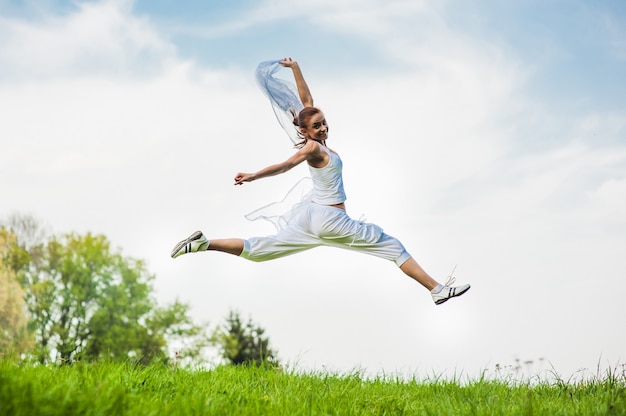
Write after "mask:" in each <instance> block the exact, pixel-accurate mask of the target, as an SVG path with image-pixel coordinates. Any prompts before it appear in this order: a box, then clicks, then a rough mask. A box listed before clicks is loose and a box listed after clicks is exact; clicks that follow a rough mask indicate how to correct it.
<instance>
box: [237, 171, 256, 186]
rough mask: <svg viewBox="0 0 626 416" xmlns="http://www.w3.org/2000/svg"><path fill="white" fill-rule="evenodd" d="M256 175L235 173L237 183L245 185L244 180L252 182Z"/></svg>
mask: <svg viewBox="0 0 626 416" xmlns="http://www.w3.org/2000/svg"><path fill="white" fill-rule="evenodd" d="M253 180H254V175H253V174H252V173H238V174H237V175H235V185H243V183H244V182H252V181H253Z"/></svg>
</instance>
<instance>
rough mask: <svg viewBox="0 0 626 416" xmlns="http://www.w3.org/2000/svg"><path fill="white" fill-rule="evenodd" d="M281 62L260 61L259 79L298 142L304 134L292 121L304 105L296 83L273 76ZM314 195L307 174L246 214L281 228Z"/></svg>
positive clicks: (291, 138) (257, 74)
mask: <svg viewBox="0 0 626 416" xmlns="http://www.w3.org/2000/svg"><path fill="white" fill-rule="evenodd" d="M279 62H280V60H273V61H264V62H261V63H260V64H259V65H258V66H257V69H256V80H257V84H258V85H259V88H261V91H263V94H265V96H266V97H267V98H268V99H269V101H270V104H271V105H272V110H274V114H275V115H276V119H277V120H278V123H279V124H280V126H281V127H282V128H283V130H285V133H287V136H289V139H290V140H291V142H292V143H293V144H294V145H295V144H296V143H299V142H300V141H301V140H302V138H301V137H300V136H299V135H298V127H297V126H295V125H294V124H293V120H294V117H295V116H296V115H297V114H298V113H299V112H300V110H302V109H303V108H304V106H303V105H302V103H301V102H300V99H299V98H298V95H297V93H296V91H297V90H296V88H295V86H294V85H293V84H291V83H290V82H288V81H286V80H284V79H280V78H276V77H275V76H274V74H276V72H278V70H280V69H281V68H283V67H282V66H281V65H280V64H279ZM312 197H313V181H312V180H311V178H309V177H304V178H302V179H300V180H299V181H298V182H297V183H296V184H295V185H294V186H293V187H292V188H291V189H290V190H289V191H288V192H287V194H286V195H285V196H284V197H283V199H282V200H280V201H276V202H272V203H270V204H267V205H265V206H263V207H261V208H258V209H256V210H254V211H252V212H250V213H249V214H247V215H246V216H245V217H246V218H247V219H248V220H250V221H256V220H259V219H263V220H266V221H269V222H270V223H272V225H274V227H276V231H277V232H278V231H280V230H282V229H284V228H286V227H287V226H288V225H289V222H290V221H291V220H292V219H293V218H295V217H296V216H297V215H298V213H299V212H300V210H301V208H302V207H303V206H304V205H305V204H307V203H310V201H311V199H312Z"/></svg>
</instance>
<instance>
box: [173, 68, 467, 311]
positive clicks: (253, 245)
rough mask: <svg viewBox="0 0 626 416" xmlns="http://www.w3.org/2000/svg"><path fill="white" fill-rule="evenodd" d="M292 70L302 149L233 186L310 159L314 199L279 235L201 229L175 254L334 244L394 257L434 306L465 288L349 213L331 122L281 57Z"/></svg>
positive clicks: (260, 252) (271, 255)
mask: <svg viewBox="0 0 626 416" xmlns="http://www.w3.org/2000/svg"><path fill="white" fill-rule="evenodd" d="M280 65H282V66H283V67H287V68H291V70H292V72H293V75H294V78H295V81H296V87H297V89H298V95H299V96H300V100H301V102H302V104H303V105H304V108H303V109H302V110H301V111H300V112H299V114H297V117H295V118H294V124H296V125H297V126H298V127H299V134H300V138H301V139H302V141H301V142H300V143H298V144H297V145H296V147H297V148H298V150H297V151H296V152H295V154H294V155H293V156H291V157H290V158H289V159H287V160H285V161H284V162H281V163H277V164H274V165H271V166H268V167H266V168H264V169H261V170H259V171H258V172H255V173H237V175H235V185H242V184H244V183H245V182H252V181H255V180H257V179H261V178H266V177H269V176H274V175H279V174H281V173H284V172H287V171H288V170H290V169H292V168H293V167H294V166H297V165H299V164H300V163H302V162H306V163H307V165H308V166H309V172H310V174H311V178H312V180H313V197H312V200H311V201H306V203H305V204H304V205H303V206H302V208H301V209H300V210H299V212H298V213H297V214H296V215H295V217H294V219H293V220H291V221H290V222H289V224H288V225H287V227H285V228H284V229H282V230H280V231H279V232H278V233H277V234H276V235H273V236H268V237H253V238H249V239H246V240H244V239H240V238H228V239H215V240H210V241H209V240H208V239H207V238H206V237H205V236H204V234H203V233H202V232H201V231H197V232H195V233H193V234H192V235H191V236H189V237H188V238H187V239H185V240H183V241H181V242H180V243H178V244H177V245H176V247H174V249H173V251H172V257H173V258H176V257H178V256H180V255H182V254H186V253H194V252H198V251H210V250H214V251H221V252H224V253H230V254H234V255H236V256H240V257H243V258H246V259H248V260H252V261H266V260H271V259H275V258H279V257H284V256H287V255H290V254H295V253H298V252H301V251H304V250H308V249H311V248H314V247H319V246H333V247H339V248H345V249H351V250H357V251H360V252H363V253H367V254H371V255H374V256H377V257H381V258H384V259H387V260H391V261H394V262H395V263H396V264H397V265H398V266H399V268H400V270H402V271H403V272H404V273H405V274H406V275H408V276H409V277H411V278H413V279H414V280H415V281H417V282H418V283H420V284H421V285H422V286H424V287H425V288H426V289H428V290H430V292H431V295H432V298H433V300H434V302H435V304H437V305H439V304H442V303H444V302H446V301H447V300H448V299H450V298H453V297H456V296H460V295H462V294H463V293H465V292H467V291H468V290H469V288H470V285H468V284H465V285H462V286H458V287H452V286H450V285H451V284H452V283H453V282H454V278H452V277H451V278H450V279H449V280H448V281H447V282H446V283H445V284H443V285H442V284H440V283H438V282H437V281H436V280H435V279H433V278H432V277H431V276H430V275H428V273H426V272H425V271H424V270H423V269H422V267H421V266H420V265H419V264H418V263H417V262H416V261H415V259H413V257H411V255H410V254H409V253H408V252H407V251H406V249H405V248H404V246H403V245H402V243H401V242H400V241H399V240H397V239H396V238H394V237H391V236H389V235H387V234H385V233H384V232H383V230H382V229H381V228H380V227H379V226H377V225H375V224H368V223H363V222H360V221H356V220H354V219H352V218H350V217H349V216H348V214H347V213H346V205H345V200H346V195H345V192H344V188H343V179H342V162H341V158H340V157H339V155H338V154H337V153H336V152H335V151H333V150H332V149H330V148H329V147H328V146H327V145H326V140H327V139H328V124H327V122H326V118H325V117H324V113H323V112H322V111H321V110H320V109H319V108H316V107H314V106H313V98H312V96H311V93H310V91H309V88H308V86H307V84H306V82H305V80H304V77H303V75H302V71H301V70H300V67H299V66H298V63H297V62H296V61H294V60H292V59H291V58H286V59H284V60H282V61H280Z"/></svg>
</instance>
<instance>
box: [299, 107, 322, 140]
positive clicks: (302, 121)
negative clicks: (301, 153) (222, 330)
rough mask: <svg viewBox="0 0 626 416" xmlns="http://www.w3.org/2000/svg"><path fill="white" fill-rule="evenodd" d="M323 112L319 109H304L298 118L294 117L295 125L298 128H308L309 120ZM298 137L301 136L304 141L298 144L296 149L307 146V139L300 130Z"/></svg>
mask: <svg viewBox="0 0 626 416" xmlns="http://www.w3.org/2000/svg"><path fill="white" fill-rule="evenodd" d="M321 112H322V110H320V109H319V108H317V107H304V108H303V109H302V110H300V113H299V114H298V117H297V118H296V117H294V119H293V124H294V125H295V126H297V127H306V125H307V123H308V121H309V119H310V118H311V117H313V116H314V115H315V114H319V113H321ZM298 136H300V138H301V139H302V141H301V142H299V143H296V147H297V148H298V149H299V148H301V147H302V146H304V145H305V144H306V141H307V138H306V137H304V136H303V135H302V133H301V132H300V130H298Z"/></svg>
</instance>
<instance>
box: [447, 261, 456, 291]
mask: <svg viewBox="0 0 626 416" xmlns="http://www.w3.org/2000/svg"><path fill="white" fill-rule="evenodd" d="M456 266H457V265H456V264H455V265H454V268H453V269H452V271H451V272H450V274H449V275H448V278H447V279H446V283H444V286H448V287H449V286H450V285H453V284H454V282H456V277H454V271H455V270H456Z"/></svg>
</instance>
